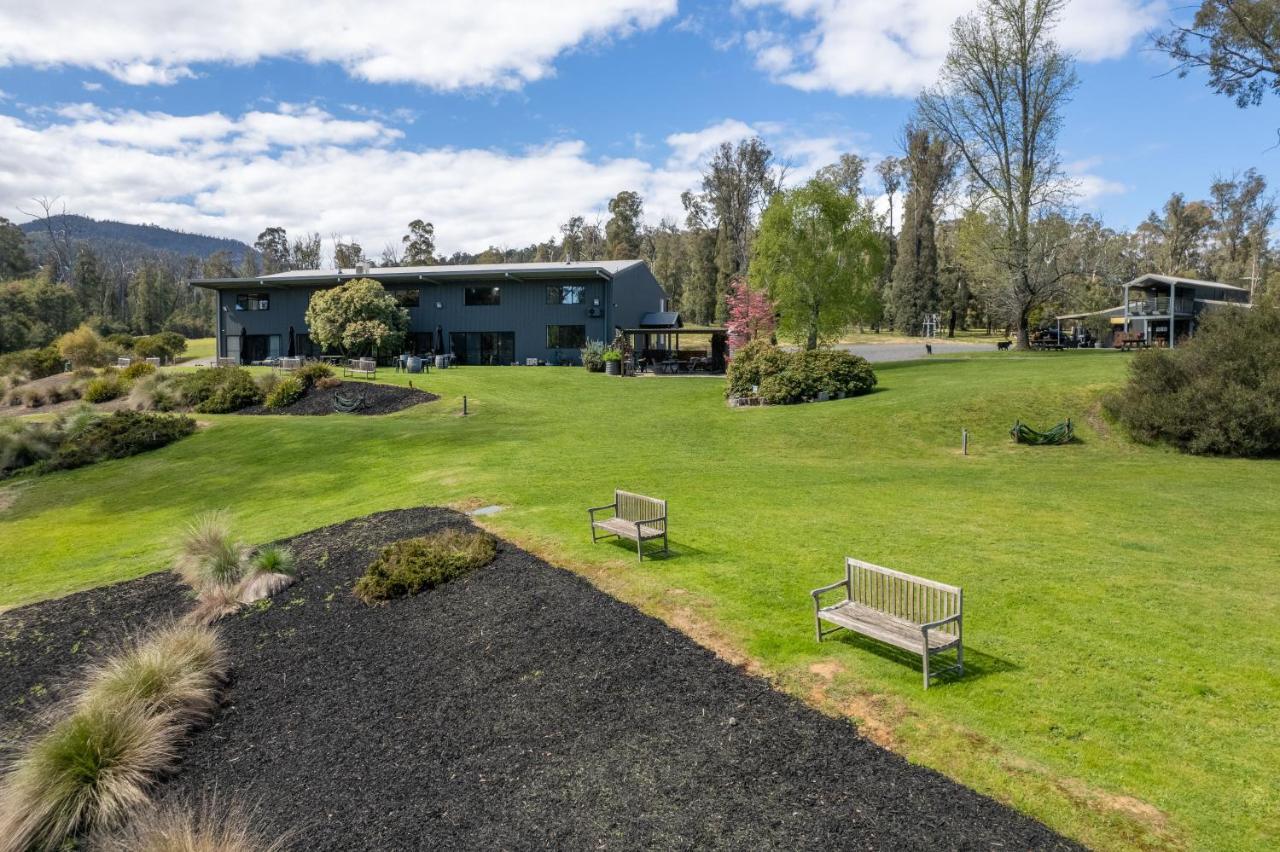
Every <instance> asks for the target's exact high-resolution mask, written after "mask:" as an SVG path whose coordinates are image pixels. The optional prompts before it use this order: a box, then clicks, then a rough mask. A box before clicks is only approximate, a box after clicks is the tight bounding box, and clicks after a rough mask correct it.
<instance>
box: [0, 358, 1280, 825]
mask: <svg viewBox="0 0 1280 852" xmlns="http://www.w3.org/2000/svg"><path fill="white" fill-rule="evenodd" d="M1126 363H1127V356H1125V355H1122V354H1119V353H1113V352H1085V353H1046V354H1031V355H1021V354H1016V353H1015V354H1005V355H1002V356H994V355H976V356H972V357H967V358H934V359H931V360H929V361H927V362H913V363H906V364H897V365H881V366H880V367H879V368H878V373H879V375H880V378H881V384H880V388H879V390H878V391H877V392H876V393H875V394H873V395H871V396H868V397H863V398H860V399H854V400H844V401H839V402H829V403H821V404H815V405H807V406H795V407H786V408H773V409H752V410H739V411H731V410H729V409H727V408H726V407H725V406H724V404H723V401H722V399H721V389H722V383H721V382H719V381H715V380H707V379H700V378H670V379H634V380H630V379H628V380H623V379H616V378H608V377H605V376H603V375H589V374H587V373H585V372H583V371H581V370H577V369H568V368H561V369H556V368H543V369H529V368H489V369H484V368H461V369H457V370H450V371H447V372H433V373H432V374H431V375H430V376H426V377H415V382H416V383H417V384H419V385H425V386H426V387H428V388H430V389H431V390H434V391H436V392H438V393H441V394H443V396H444V398H443V399H442V400H440V401H439V402H436V403H433V404H431V405H427V406H422V407H419V408H417V409H413V410H410V411H406V412H402V413H400V414H397V415H393V416H390V417H386V418H378V419H365V418H358V417H349V416H341V417H338V416H334V417H323V418H307V417H298V418H287V417H236V416H224V417H202V419H203V420H207V421H209V422H210V423H211V425H210V426H209V428H207V429H205V430H204V431H202V432H201V433H199V434H197V435H196V436H194V437H192V438H189V439H186V440H184V441H182V442H180V443H178V444H176V445H173V446H171V447H169V448H166V449H164V450H161V451H159V452H156V453H153V454H150V455H146V456H141V457H137V458H134V459H128V460H123V461H118V462H108V463H104V464H101V465H98V466H95V467H92V468H87V469H84V470H80V471H72V472H68V473H61V474H56V475H52V476H49V477H45V478H43V479H40V480H34V481H29V482H28V481H22V480H20V481H18V482H17V483H15V484H14V485H12V486H9V490H8V495H9V496H10V497H12V496H13V495H14V494H15V493H16V500H15V502H14V503H13V505H12V506H11V507H10V508H9V509H8V510H7V511H4V512H3V513H0V545H2V546H0V553H3V554H5V567H4V569H3V573H2V574H0V606H4V605H14V604H19V603H24V602H28V601H33V600H39V599H41V598H46V597H50V596H53V595H58V594H63V593H66V592H69V591H72V590H75V589H82V588H86V587H89V586H93V585H96V584H100V583H105V582H111V581H115V580H121V579H125V578H129V577H135V576H138V575H139V574H142V573H145V572H148V571H153V570H157V569H160V568H162V567H164V565H165V550H166V546H167V542H168V541H169V540H170V538H171V536H172V534H173V532H174V530H175V529H176V528H177V526H178V525H179V524H181V523H182V522H183V521H184V520H186V519H187V518H189V517H190V516H191V515H192V514H193V513H194V512H196V511H198V510H200V509H203V508H208V507H214V506H227V507H229V508H230V509H231V510H232V512H233V514H234V516H235V517H236V518H237V520H238V522H239V525H240V529H241V530H242V532H243V534H244V535H245V536H246V537H247V538H249V539H251V540H253V541H266V540H269V539H271V538H275V537H278V536H283V535H288V534H292V533H297V532H300V531H303V530H306V529H309V528H312V527H316V526H319V525H322V524H327V523H332V522H335V521H339V520H342V519H344V518H350V517H353V516H357V515H362V514H365V513H368V512H371V511H375V510H379V509H386V508H392V507H398V506H411V505H418V504H444V503H454V504H463V503H466V502H468V501H472V502H474V503H475V504H477V505H478V504H480V503H499V504H502V505H504V506H506V507H508V509H507V510H506V511H505V512H503V513H501V514H499V515H496V516H493V517H492V518H491V519H489V521H488V523H489V524H490V526H492V527H493V528H494V529H495V531H496V532H498V533H500V534H503V535H506V536H509V537H511V538H513V539H515V540H517V541H520V542H521V543H523V544H524V545H526V546H528V547H530V548H532V549H534V550H536V551H538V552H540V553H541V554H543V555H544V556H546V557H547V558H549V559H552V560H554V561H556V562H557V563H559V564H562V565H565V566H568V567H572V568H574V569H575V570H579V571H581V572H583V573H584V574H586V575H588V576H589V577H591V578H592V579H593V581H595V582H596V583H598V584H599V585H601V586H602V587H604V588H606V589H608V590H610V591H611V592H613V593H614V594H616V595H618V596H619V597H621V598H623V599H625V600H628V601H632V602H634V603H636V604H637V605H639V606H641V607H642V608H644V609H645V610H647V611H649V612H652V613H654V614H657V615H659V616H660V617H663V618H665V619H667V620H668V621H669V622H671V623H673V624H675V625H677V626H679V627H681V628H683V629H686V630H688V631H689V632H691V633H692V634H693V635H694V636H696V637H697V638H699V639H700V640H701V641H704V642H706V643H707V644H710V645H711V646H712V647H715V648H716V649H717V650H718V651H720V652H721V653H722V654H724V655H725V656H727V657H729V658H730V659H735V660H740V661H743V662H744V663H746V664H748V665H750V666H751V667H752V668H753V670H755V671H758V672H760V673H762V674H765V675H767V676H769V677H771V678H773V679H774V680H775V682H776V683H778V685H779V686H780V687H782V688H784V689H786V690H789V691H792V692H794V693H796V694H798V695H801V696H803V697H805V698H806V699H807V700H811V701H813V702H814V703H816V704H817V705H818V706H820V707H822V708H824V709H825V710H827V711H829V712H833V713H845V714H847V715H849V716H851V717H853V718H854V719H855V720H857V721H858V722H859V723H860V724H862V725H863V728H864V730H865V731H867V732H868V733H869V734H870V735H871V736H874V737H875V738H877V739H878V740H880V741H881V742H886V743H889V744H891V745H892V747H894V748H895V749H897V750H899V751H900V752H901V753H903V754H905V755H906V756H907V757H909V758H910V759H911V760H914V761H918V762H921V763H924V764H927V765H929V766H933V767H936V768H937V769H939V770H941V771H943V772H945V773H947V774H949V775H951V776H953V777H955V778H958V779H960V780H961V781H963V782H965V783H967V784H969V785H971V786H973V787H975V788H977V789H979V790H981V791H983V792H985V793H988V794H990V795H993V796H996V797H998V798H1000V799H1002V800H1004V801H1008V802H1011V803H1013V804H1014V805H1016V806H1017V807H1019V808H1021V809H1022V810H1024V811H1026V812H1028V813H1030V814H1032V815H1034V816H1036V817H1038V818H1040V819H1043V820H1045V821H1046V822H1048V823H1049V824H1050V825H1052V826H1053V827H1055V828H1057V829H1059V830H1060V831H1063V832H1065V833H1067V834H1069V835H1071V836H1074V837H1076V838H1079V839H1080V840H1082V841H1084V842H1086V843H1088V844H1090V845H1094V846H1097V847H1100V848H1117V849H1119V848H1182V847H1185V848H1197V849H1223V850H1227V849H1246V848H1257V849H1261V848H1265V847H1268V846H1272V847H1274V846H1275V844H1277V843H1280V816H1278V811H1280V792H1278V791H1280V787H1278V786H1277V785H1276V783H1275V773H1276V767H1277V766H1280V738H1278V737H1276V735H1275V731H1276V729H1275V725H1276V719H1277V718H1278V715H1277V714H1278V712H1280V676H1278V675H1277V671H1276V669H1275V667H1274V660H1275V659H1276V657H1277V652H1278V651H1280V629H1277V628H1280V592H1278V591H1277V587H1276V576H1277V575H1276V554H1277V552H1278V550H1280V463H1276V462H1259V461H1233V460H1220V459H1203V458H1191V457H1185V456H1181V455H1178V454H1175V453H1172V452H1168V451H1164V450H1159V449H1150V448H1143V447H1136V446H1133V445H1131V444H1129V443H1128V442H1127V441H1125V440H1123V439H1122V438H1121V437H1119V436H1117V435H1113V434H1110V433H1109V430H1107V429H1106V428H1105V426H1103V425H1102V424H1101V422H1100V421H1099V420H1098V419H1097V417H1096V414H1091V413H1090V412H1091V411H1096V408H1095V404H1096V399H1097V397H1098V394H1099V392H1100V391H1101V390H1102V389H1104V388H1106V387H1108V386H1111V385H1114V384H1115V383H1116V382H1117V381H1119V380H1120V378H1121V377H1122V376H1123V371H1124V365H1125V364H1126ZM386 375H387V377H388V380H389V381H392V380H397V379H392V378H391V374H390V373H388V374H386ZM398 380H400V381H403V380H404V379H403V377H401V378H399V379H398ZM462 394H467V395H468V397H469V403H470V410H471V412H472V415H471V416H470V417H467V418H463V417H460V416H458V414H459V411H460V409H461V395H462ZM1068 416H1070V417H1072V418H1073V419H1075V421H1076V422H1077V424H1078V425H1079V433H1080V435H1081V437H1082V439H1083V441H1082V443H1080V444H1078V445H1074V446H1068V447H1055V448H1028V447H1018V446H1013V445H1011V444H1010V442H1009V439H1008V436H1007V430H1008V428H1009V426H1010V425H1011V424H1012V423H1013V421H1014V420H1015V419H1017V418H1021V419H1022V420H1024V421H1026V422H1029V423H1031V424H1032V425H1036V426H1041V427H1043V426H1049V425H1052V424H1053V423H1055V422H1057V421H1059V420H1061V419H1063V418H1065V417H1068ZM961 427H966V428H968V429H969V430H970V432H971V434H972V439H971V443H970V447H971V455H970V456H968V457H965V456H962V455H961V454H960V453H959V441H960V429H961ZM615 486H618V487H625V488H629V489H632V490H636V491H640V492H647V493H653V494H657V495H660V496H665V497H667V498H669V500H670V503H671V529H672V536H673V541H672V544H673V548H674V550H675V555H674V557H673V558H671V559H667V560H655V561H651V562H650V561H646V562H645V563H644V564H643V565H637V564H636V563H635V561H634V554H633V553H632V552H631V551H629V550H628V549H627V548H626V546H624V545H620V544H619V545H614V544H610V543H601V544H599V545H595V546H593V545H592V544H591V542H590V537H589V535H588V530H587V525H586V513H585V511H584V509H585V507H587V506H590V505H598V504H600V503H604V502H608V498H609V496H610V493H611V489H612V488H614V487H615ZM5 494H6V492H3V491H0V505H3V503H4V502H6V501H5V499H4V498H5ZM846 553H848V554H852V555H856V556H859V557H862V558H865V559H868V560H870V561H874V562H879V563H881V564H884V565H888V566H890V567H894V568H899V569H902V570H905V571H909V572H913V573H918V574H923V575H926V576H929V577H934V578H936V579H939V580H942V581H945V582H949V583H956V584H960V585H963V586H964V588H965V596H966V624H965V638H966V645H967V650H966V662H967V663H969V668H970V672H969V675H968V677H966V678H965V679H964V680H963V681H961V682H959V683H955V684H947V685H941V686H939V687H937V688H933V689H930V690H929V691H928V692H924V691H922V690H921V688H920V677H919V673H918V669H917V668H915V667H914V666H915V665H917V664H914V663H911V662H906V661H904V660H903V659H900V658H897V657H895V656H893V655H890V654H887V653H884V652H882V651H879V650H877V649H875V648H873V647H871V646H869V645H868V644H866V643H863V642H855V641H850V640H848V639H837V640H835V641H830V642H827V643H824V644H823V645H822V646H818V645H816V644H815V643H814V641H813V636H812V630H813V627H812V608H811V604H810V600H809V595H808V592H809V590H810V589H811V588H813V587H816V586H818V585H822V584H825V583H827V582H830V581H832V580H835V579H837V577H838V576H839V574H840V571H841V557H842V556H844V555H845V554H846Z"/></svg>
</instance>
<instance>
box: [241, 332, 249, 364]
mask: <svg viewBox="0 0 1280 852" xmlns="http://www.w3.org/2000/svg"><path fill="white" fill-rule="evenodd" d="M248 357H249V332H247V331H245V328H244V326H240V363H241V364H247V363H249V362H248V360H247V359H248Z"/></svg>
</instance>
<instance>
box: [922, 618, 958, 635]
mask: <svg viewBox="0 0 1280 852" xmlns="http://www.w3.org/2000/svg"><path fill="white" fill-rule="evenodd" d="M959 620H960V615H959V614H956V615H953V616H951V617H950V618H943V619H940V620H938V621H930V622H929V623H927V624H921V625H920V631H921V632H922V633H928V632H929V631H930V630H933V629H935V628H938V627H942V626H943V625H946V624H950V623H951V622H953V621H959Z"/></svg>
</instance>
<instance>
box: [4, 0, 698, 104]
mask: <svg viewBox="0 0 1280 852" xmlns="http://www.w3.org/2000/svg"><path fill="white" fill-rule="evenodd" d="M675 11H676V0H487V2H483V3H452V2H446V3H425V4H424V3H422V2H416V0H383V2H379V3H370V4H363V5H360V6H359V7H358V8H356V7H353V6H352V5H351V4H350V3H347V2H342V0H218V2H213V3H211V2H208V0H134V2H125V3H116V4H112V5H111V6H110V8H109V9H104V7H103V5H102V4H101V3H100V2H97V0H66V2H63V3H59V4H48V3H26V4H12V3H9V4H0V67H4V66H6V65H23V66H37V67H45V66H58V65H70V66H77V67H83V68H94V69H97V70H99V71H103V72H105V73H107V74H110V75H112V76H113V77H115V78H117V79H119V80H121V81H123V82H125V83H130V84H134V85H151V84H158V85H165V84H171V83H174V82H177V81H178V80H181V79H183V78H184V77H190V76H193V75H194V74H195V70H194V69H193V66H197V65H199V64H201V63H217V62H222V63H235V64H247V63H253V62H256V61H258V60H260V59H266V58H275V57H286V58H294V59H300V60H303V61H306V62H313V63H323V62H334V63H338V64H340V65H342V66H343V67H344V68H345V69H346V70H347V71H348V72H349V73H350V74H351V75H352V76H355V77H358V78H361V79H364V80H369V81H371V82H381V83H387V82H408V83H417V84H420V85H424V86H429V87H431V88H435V89H441V90H452V89H465V88H473V87H497V88H507V89H512V88H518V87H519V86H521V85H523V84H524V83H527V82H530V81H533V80H538V79H541V78H543V77H546V76H548V75H549V74H551V73H553V69H552V62H553V61H554V60H555V59H556V57H557V56H559V55H560V54H561V53H563V52H564V51H566V50H569V49H571V48H573V47H575V46H577V45H580V44H582V43H584V42H593V41H599V40H602V39H607V38H609V37H614V36H621V37H625V36H626V35H628V34H630V33H631V32H634V31H635V30H637V29H645V28H649V27H653V26H656V25H657V24H659V23H660V22H662V21H663V20H665V19H666V18H668V17H670V16H672V15H674V14H675Z"/></svg>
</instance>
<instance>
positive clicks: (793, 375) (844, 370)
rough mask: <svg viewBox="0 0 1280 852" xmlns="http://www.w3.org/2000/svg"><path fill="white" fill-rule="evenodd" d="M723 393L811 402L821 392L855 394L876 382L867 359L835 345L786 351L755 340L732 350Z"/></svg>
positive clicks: (784, 402)
mask: <svg viewBox="0 0 1280 852" xmlns="http://www.w3.org/2000/svg"><path fill="white" fill-rule="evenodd" d="M726 379H727V382H726V388H725V396H728V397H742V396H750V395H752V394H756V395H759V396H760V397H761V398H762V399H763V400H764V401H765V402H767V403H769V404H770V405H787V404H791V403H797V402H807V401H809V400H813V399H816V398H818V396H819V395H820V394H823V393H825V394H828V395H831V396H835V395H838V394H844V395H846V396H857V395H858V394H863V393H868V392H869V391H870V390H871V389H872V388H873V387H875V385H876V375H875V371H874V370H872V369H871V364H870V363H868V362H867V360H866V359H865V358H860V357H858V356H857V355H852V354H850V353H848V352H843V351H840V350H832V349H812V350H805V351H801V352H785V351H783V350H781V349H778V348H777V347H774V346H770V345H769V344H768V343H765V342H764V341H760V340H756V341H752V342H750V343H748V344H747V345H746V346H743V347H742V348H741V349H739V350H738V351H737V352H735V353H734V356H733V360H732V361H731V362H730V363H729V371H728V375H727V376H726Z"/></svg>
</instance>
